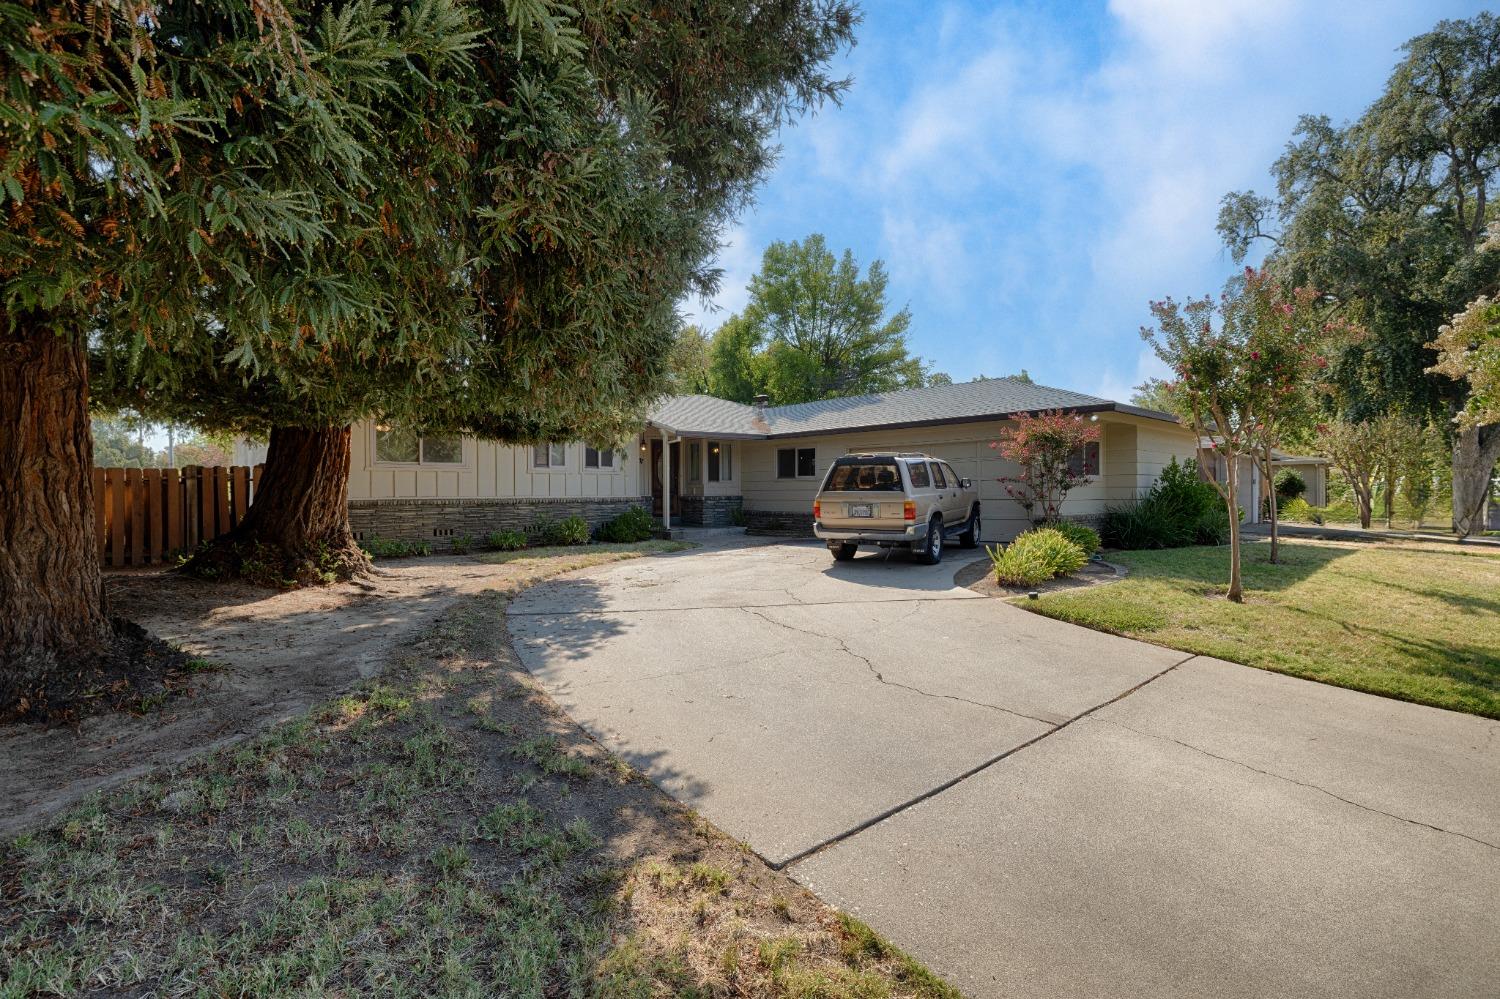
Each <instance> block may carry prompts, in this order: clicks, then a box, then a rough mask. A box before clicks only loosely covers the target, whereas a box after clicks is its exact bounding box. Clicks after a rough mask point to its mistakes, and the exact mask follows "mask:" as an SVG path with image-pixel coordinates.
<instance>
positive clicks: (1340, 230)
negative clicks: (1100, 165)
mask: <svg viewBox="0 0 1500 999" xmlns="http://www.w3.org/2000/svg"><path fill="white" fill-rule="evenodd" d="M1497 101H1500V19H1497V18H1496V17H1495V16H1494V15H1492V14H1489V13H1482V14H1479V15H1477V16H1475V17H1473V18H1471V19H1468V20H1463V21H1443V22H1440V23H1439V24H1437V25H1436V26H1435V27H1434V28H1433V30H1432V31H1430V32H1428V33H1426V34H1424V35H1420V36H1418V37H1417V38H1414V39H1412V40H1411V41H1410V42H1408V43H1407V45H1406V46H1405V54H1404V57H1403V58H1402V59H1401V61H1400V62H1399V63H1398V64H1397V66H1396V67H1395V69H1394V70H1393V72H1392V73H1391V76H1390V78H1389V80H1388V81H1387V83H1386V86H1385V89H1384V92H1383V93H1382V94H1381V95H1380V96H1379V98H1378V99H1377V100H1376V101H1375V102H1374V103H1373V104H1372V105H1371V106H1370V107H1369V108H1368V109H1367V110H1366V111H1365V113H1364V114H1363V115H1361V116H1360V117H1359V118H1358V119H1357V120H1356V121H1354V122H1352V123H1350V124H1347V125H1335V124H1334V123H1332V122H1330V121H1329V120H1328V119H1327V118H1325V117H1320V116H1307V117H1304V118H1303V119H1302V120H1301V121H1300V122H1299V124H1298V126H1297V129H1296V131H1295V132H1294V134H1293V136H1292V141H1291V142H1290V143H1289V144H1288V146H1287V149H1286V152H1285V153H1284V154H1283V155H1282V157H1281V158H1280V159H1279V160H1277V162H1276V163H1275V165H1274V167H1273V173H1274V175H1275V177H1276V182H1277V192H1276V196H1275V197H1274V198H1269V197H1262V196H1259V195H1256V194H1255V193H1253V192H1248V191H1247V192H1237V193H1233V194H1230V195H1228V196H1226V197H1225V198H1224V201H1223V204H1222V207H1221V211H1220V216H1219V231H1220V233H1221V235H1222V236H1223V237H1224V240H1225V243H1226V245H1227V246H1228V247H1229V248H1230V250H1231V252H1232V253H1233V254H1234V255H1235V256H1236V258H1237V259H1240V258H1243V256H1244V255H1245V254H1246V253H1248V252H1249V250H1250V248H1251V246H1252V245H1255V244H1256V243H1259V242H1262V241H1264V242H1265V243H1266V245H1267V246H1268V252H1267V256H1266V263H1267V264H1268V266H1270V267H1271V268H1272V270H1273V271H1274V272H1276V273H1277V274H1278V276H1280V277H1281V278H1282V280H1283V281H1285V282H1287V283H1288V284H1291V285H1303V286H1309V287H1316V288H1318V289H1320V290H1321V291H1323V292H1325V293H1326V294H1327V295H1329V296H1330V297H1331V299H1332V300H1333V302H1334V303H1336V305H1337V307H1338V308H1339V309H1340V310H1341V312H1342V313H1343V314H1344V315H1346V316H1347V317H1349V318H1350V319H1351V320H1353V321H1355V322H1357V323H1359V324H1360V325H1361V326H1362V327H1364V328H1365V329H1367V330H1368V331H1369V336H1368V337H1367V338H1366V339H1365V340H1364V341H1363V342H1362V343H1360V344H1358V345H1356V346H1355V347H1353V348H1352V349H1350V350H1348V351H1344V352H1343V353H1342V355H1341V356H1340V358H1339V359H1338V362H1337V363H1336V364H1335V365H1334V369H1333V371H1332V372H1331V375H1332V380H1333V382H1334V383H1336V385H1337V387H1338V392H1339V395H1340V398H1341V399H1342V400H1343V403H1344V405H1345V407H1346V410H1347V411H1346V412H1344V413H1343V414H1342V415H1343V416H1344V417H1346V418H1348V419H1350V420H1353V421H1356V422H1357V421H1360V420H1364V419H1367V418H1370V417H1374V416H1377V415H1380V414H1383V413H1387V412H1392V411H1398V410H1399V411H1403V412H1406V413H1408V414H1410V415H1412V416H1413V417H1415V418H1424V417H1425V418H1428V419H1431V420H1432V421H1433V422H1435V423H1441V424H1445V425H1448V426H1452V427H1453V428H1454V429H1453V432H1452V435H1451V455H1452V462H1451V463H1452V475H1453V526H1454V529H1455V530H1456V531H1458V532H1459V533H1460V534H1467V533H1469V532H1472V531H1473V530H1475V529H1477V527H1478V522H1479V519H1480V517H1479V515H1478V514H1477V513H1476V511H1479V512H1482V510H1483V507H1484V502H1485V497H1486V496H1487V494H1488V488H1489V482H1490V478H1491V474H1492V471H1493V469H1494V467H1495V464H1496V461H1497V459H1500V421H1496V420H1488V419H1485V420H1466V421H1462V422H1460V423H1458V424H1456V425H1455V424H1454V423H1453V422H1452V421H1453V420H1454V418H1455V417H1457V416H1458V415H1459V414H1460V413H1462V412H1465V411H1470V410H1469V407H1468V404H1467V400H1468V395H1469V392H1470V391H1471V386H1470V384H1469V383H1468V381H1467V380H1466V379H1454V378H1446V377H1443V375H1442V373H1441V372H1438V371H1434V370H1433V369H1434V367H1435V365H1437V363H1438V357H1437V353H1436V348H1434V347H1433V346H1432V343H1431V342H1432V341H1433V338H1434V336H1435V335H1436V334H1437V332H1438V329H1439V327H1440V326H1442V325H1443V324H1444V323H1446V322H1448V320H1449V317H1451V316H1454V315H1455V314H1457V313H1459V312H1460V311H1461V310H1462V309H1464V307H1465V306H1466V304H1467V303H1469V302H1471V301H1474V300H1475V299H1476V298H1477V297H1478V296H1479V295H1481V294H1483V293H1493V291H1494V289H1495V288H1496V286H1497V283H1500V282H1497V278H1500V253H1491V252H1485V251H1484V247H1483V243H1484V238H1485V230H1486V226H1487V224H1488V223H1489V221H1490V219H1491V216H1492V215H1493V205H1492V202H1493V200H1494V199H1493V198H1492V197H1491V188H1492V187H1494V186H1495V185H1496V183H1497V181H1500V127H1497V126H1496V114H1495V107H1496V104H1497Z"/></svg>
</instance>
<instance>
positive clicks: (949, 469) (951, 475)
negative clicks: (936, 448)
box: [943, 461, 959, 488]
mask: <svg viewBox="0 0 1500 999" xmlns="http://www.w3.org/2000/svg"><path fill="white" fill-rule="evenodd" d="M943 471H944V472H946V473H948V481H949V482H951V483H953V485H954V488H957V487H958V482H959V479H958V473H957V472H955V471H954V470H953V466H952V465H950V464H948V463H947V462H946V461H945V462H943Z"/></svg>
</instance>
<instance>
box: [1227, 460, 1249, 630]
mask: <svg viewBox="0 0 1500 999" xmlns="http://www.w3.org/2000/svg"><path fill="white" fill-rule="evenodd" d="M1239 460H1240V459H1239V455H1231V456H1230V457H1229V459H1228V460H1227V461H1226V462H1224V484H1225V485H1226V486H1227V487H1228V488H1229V494H1228V495H1227V496H1226V497H1225V499H1224V502H1225V504H1226V505H1227V506H1228V507H1229V590H1228V592H1226V593H1225V594H1224V595H1225V596H1226V597H1228V598H1229V599H1230V600H1233V601H1234V602H1235V603H1237V604H1242V603H1244V602H1245V590H1244V587H1243V586H1242V585H1241V583H1240V505H1239V495H1240V482H1239V479H1240V476H1239V469H1238V468H1237V466H1238V465H1239Z"/></svg>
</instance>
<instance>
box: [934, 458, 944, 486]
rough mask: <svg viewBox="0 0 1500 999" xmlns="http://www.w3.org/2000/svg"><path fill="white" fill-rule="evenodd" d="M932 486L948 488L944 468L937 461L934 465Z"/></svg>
mask: <svg viewBox="0 0 1500 999" xmlns="http://www.w3.org/2000/svg"><path fill="white" fill-rule="evenodd" d="M932 484H933V485H935V486H937V487H938V488H939V489H947V488H948V480H947V479H945V478H943V467H942V466H941V465H939V464H938V463H937V462H935V461H934V462H933V463H932Z"/></svg>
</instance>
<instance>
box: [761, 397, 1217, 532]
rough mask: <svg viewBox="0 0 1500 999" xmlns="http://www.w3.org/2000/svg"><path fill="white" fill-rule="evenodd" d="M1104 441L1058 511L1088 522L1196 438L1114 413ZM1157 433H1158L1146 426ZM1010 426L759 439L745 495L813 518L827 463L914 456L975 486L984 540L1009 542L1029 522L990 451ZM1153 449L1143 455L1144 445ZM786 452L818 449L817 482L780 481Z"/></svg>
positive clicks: (988, 423)
mask: <svg viewBox="0 0 1500 999" xmlns="http://www.w3.org/2000/svg"><path fill="white" fill-rule="evenodd" d="M1100 422H1101V425H1102V430H1103V436H1102V439H1101V442H1100V465H1101V468H1100V475H1099V477H1097V478H1096V479H1095V480H1094V481H1093V482H1091V483H1089V484H1088V485H1087V486H1084V487H1082V488H1080V489H1076V490H1074V491H1073V492H1071V493H1069V494H1068V499H1067V502H1066V503H1065V504H1064V506H1063V513H1064V514H1065V515H1071V516H1087V515H1095V514H1100V513H1103V512H1104V508H1105V506H1107V505H1108V504H1110V503H1116V502H1122V501H1125V500H1129V499H1132V498H1133V497H1135V496H1136V495H1138V494H1139V490H1140V489H1141V488H1142V486H1141V482H1142V479H1143V478H1144V479H1145V484H1146V485H1148V486H1149V485H1150V483H1151V481H1154V479H1155V478H1156V473H1157V471H1159V470H1160V468H1161V466H1162V465H1165V464H1166V462H1167V460H1168V458H1169V457H1170V456H1171V455H1173V454H1177V455H1178V456H1179V460H1181V458H1182V457H1191V456H1192V451H1193V437H1192V434H1190V433H1188V432H1187V431H1185V430H1183V429H1181V428H1179V427H1174V426H1170V425H1165V424H1160V421H1151V420H1145V419H1141V418H1137V417H1125V416H1115V415H1111V416H1109V417H1101V418H1100ZM1153 423H1155V424H1157V425H1158V426H1161V427H1162V430H1161V431H1158V430H1156V428H1155V427H1152V426H1151V424H1153ZM1007 425H1008V421H1003V420H976V421H974V422H972V423H958V424H952V425H949V426H941V427H917V428H910V429H904V430H882V431H874V432H867V433H859V434H828V435H821V436H815V437H800V438H789V439H783V440H774V441H757V442H754V443H750V444H747V445H746V446H745V448H744V451H745V461H744V469H745V471H744V476H745V477H744V483H745V485H744V497H745V507H746V509H749V510H764V511H776V512H780V513H803V512H806V513H808V514H809V515H810V514H811V512H812V501H813V497H814V496H815V495H816V493H817V489H818V486H819V485H820V484H821V482H822V477H823V475H824V473H825V472H827V470H828V465H829V463H830V462H831V461H833V460H834V459H835V458H838V457H840V456H841V455H845V454H849V453H853V452H859V451H919V452H924V453H926V454H930V455H933V456H934V457H937V458H941V459H943V460H944V461H947V462H948V463H949V464H950V465H952V466H953V468H954V470H955V471H956V472H958V474H959V475H962V476H964V477H966V478H971V479H974V480H975V485H976V486H978V488H979V499H980V503H981V504H982V506H983V511H984V535H985V538H986V539H987V540H999V539H1006V538H1010V537H1014V536H1015V535H1016V534H1017V533H1019V532H1020V531H1022V530H1024V529H1025V528H1026V527H1027V526H1028V524H1027V522H1026V517H1025V513H1024V511H1022V509H1021V507H1020V505H1019V504H1017V503H1016V502H1015V501H1014V500H1012V499H1011V498H1010V496H1009V495H1007V493H1006V492H1005V486H1004V485H1003V484H1002V483H1001V482H1000V481H999V480H1000V479H1002V478H1009V477H1013V476H1015V475H1016V474H1017V472H1019V468H1018V467H1017V466H1016V465H1015V464H1014V463H1013V462H1009V461H1005V460H1004V459H1002V458H1001V457H1000V454H999V452H998V451H996V450H994V449H993V448H991V447H990V446H989V445H990V443H991V442H992V441H994V440H996V439H998V438H999V436H1000V433H1001V431H1002V430H1003V429H1004V428H1005V427H1006V426H1007ZM1142 438H1144V439H1145V441H1146V443H1147V445H1148V446H1149V448H1150V450H1149V452H1148V453H1146V454H1144V455H1143V454H1141V453H1140V447H1141V444H1140V442H1141V440H1142ZM786 447H812V448H815V449H816V451H817V471H818V474H817V476H816V477H814V478H811V479H778V478H777V477H776V452H777V450H778V449H780V448H786Z"/></svg>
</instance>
